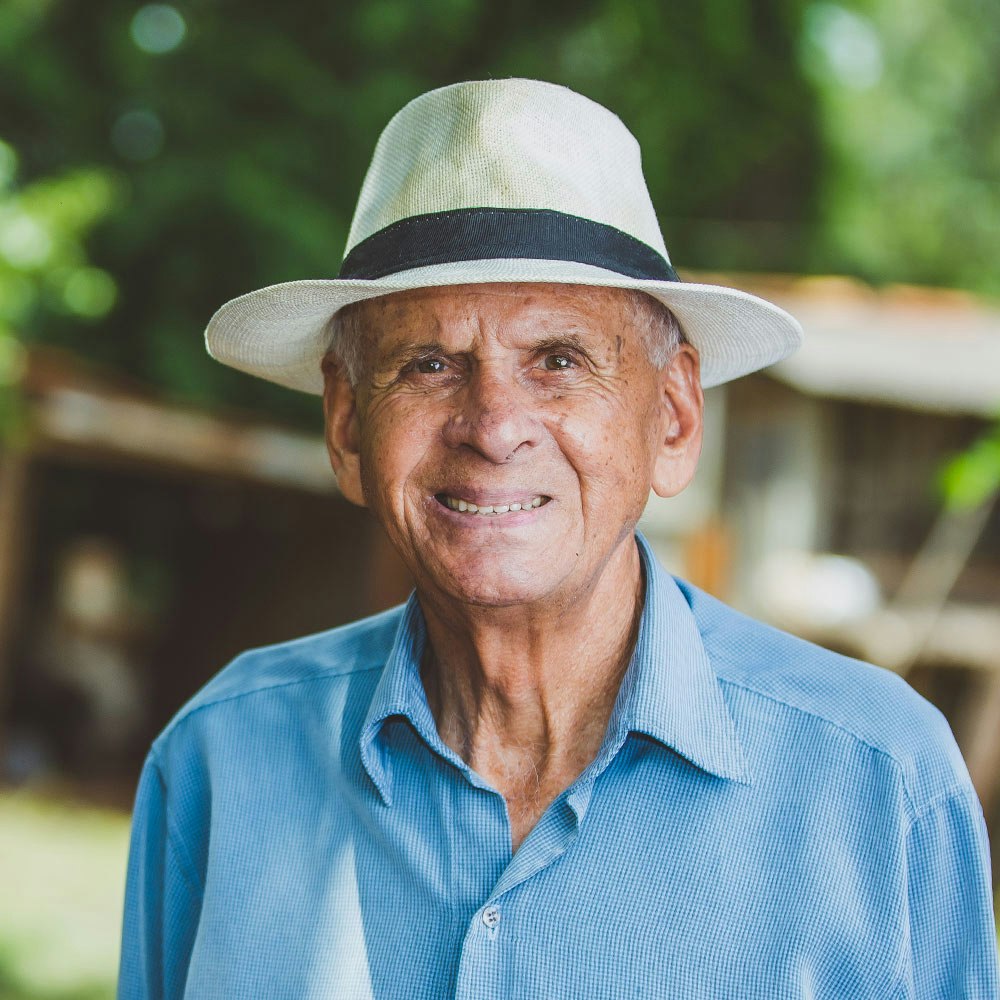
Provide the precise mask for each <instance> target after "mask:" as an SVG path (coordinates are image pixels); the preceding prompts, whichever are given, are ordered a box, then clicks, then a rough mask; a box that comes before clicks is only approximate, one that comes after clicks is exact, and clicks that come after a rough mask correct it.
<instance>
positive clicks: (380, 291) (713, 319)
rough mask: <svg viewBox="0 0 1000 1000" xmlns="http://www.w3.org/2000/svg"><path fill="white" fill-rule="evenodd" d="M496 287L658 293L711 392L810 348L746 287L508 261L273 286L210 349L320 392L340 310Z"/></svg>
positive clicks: (245, 300) (211, 340)
mask: <svg viewBox="0 0 1000 1000" xmlns="http://www.w3.org/2000/svg"><path fill="white" fill-rule="evenodd" d="M491 282H535V283H537V282H552V283H557V284H573V285H593V286H597V287H601V288H631V289H635V290H637V291H641V292H645V293H646V294H648V295H652V296H653V297H654V298H656V299H658V300H659V301H660V302H662V303H663V304H664V305H666V306H668V307H669V308H670V310H671V311H672V312H673V313H674V315H675V316H676V317H677V319H678V321H679V322H680V325H681V329H682V330H683V331H684V336H685V337H686V338H687V340H688V341H689V342H690V343H691V344H692V345H693V346H694V347H695V348H696V349H697V350H698V353H699V355H700V357H701V382H702V385H703V386H705V387H706V388H708V387H710V386H713V385H720V384H721V383H723V382H728V381H730V380H732V379H735V378H739V377H740V376H742V375H747V374H749V373H750V372H753V371H757V370H759V369H761V368H766V367H767V366H768V365H772V364H775V363H776V362H778V361H781V360H782V359H783V358H786V357H787V356H788V355H789V354H791V353H792V352H793V351H794V350H795V349H796V348H797V347H798V346H799V344H800V343H801V342H802V328H801V326H800V325H799V323H798V321H797V320H796V319H795V318H794V317H793V316H791V315H789V314H788V313H787V312H785V310H784V309H781V308H779V307H778V306H776V305H774V304H773V303H771V302H768V301H766V300H765V299H761V298H758V297H757V296H756V295H751V294H750V293H749V292H742V291H740V290H739V289H735V288H727V287H725V286H723V285H703V284H694V283H688V282H677V281H650V280H645V279H641V278H632V277H628V276H626V275H622V274H618V273H616V272H614V271H609V270H606V269H604V268H600V267H594V266H592V265H590V264H579V263H576V262H574V261H561V260H558V261H552V260H534V259H502V260H476V261H461V262H458V263H450V264H436V265H433V266H430V267H419V268H414V269H412V270H409V271H401V272H399V273H397V274H393V275H390V276H388V277H385V278H378V279H374V280H357V279H351V280H341V279H336V278H332V279H325V280H324V279H317V280H310V281H287V282H283V283H281V284H277V285H269V286H267V287H266V288H260V289H257V290H256V291H254V292H249V293H248V294H246V295H241V296H240V297H239V298H236V299H232V300H231V301H229V302H227V303H226V304H225V305H224V306H222V307H221V308H220V309H219V310H218V311H217V312H216V314H215V315H214V316H213V317H212V319H211V320H210V321H209V324H208V327H207V329H206V330H205V345H206V347H207V348H208V353H209V354H210V355H211V356H212V357H213V358H215V359H216V360H218V361H221V362H222V363H223V364H226V365H230V366H231V367H233V368H237V369H239V370H240V371H243V372H246V373H247V374H250V375H256V376H258V377H259V378H264V379H268V380H269V381H271V382H276V383H278V385H283V386H287V387H288V388H290V389H298V390H300V391H301V392H308V393H313V394H316V395H320V394H322V392H323V375H322V372H321V370H320V361H321V359H322V357H323V355H324V353H325V352H326V349H327V347H328V339H329V328H328V323H329V321H330V318H331V317H332V316H333V315H334V313H336V312H337V311H338V310H339V309H342V308H343V307H344V306H346V305H350V304H351V303H352V302H360V301H362V300H364V299H373V298H377V297H379V296H381V295H389V294H391V293H393V292H404V291H410V290H412V289H414V288H429V287H441V286H447V285H466V284H485V283H491Z"/></svg>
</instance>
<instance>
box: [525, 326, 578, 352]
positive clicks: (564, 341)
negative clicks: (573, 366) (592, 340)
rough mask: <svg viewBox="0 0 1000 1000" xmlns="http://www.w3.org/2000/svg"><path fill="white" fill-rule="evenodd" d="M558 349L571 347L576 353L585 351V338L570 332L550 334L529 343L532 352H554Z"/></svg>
mask: <svg viewBox="0 0 1000 1000" xmlns="http://www.w3.org/2000/svg"><path fill="white" fill-rule="evenodd" d="M560 347H561V348H567V347H572V348H574V349H575V350H577V351H586V349H587V346H586V340H585V338H583V337H581V336H580V335H579V334H578V333H573V332H572V331H570V330H567V331H565V332H563V333H551V334H548V335H546V336H543V337H540V338H539V339H538V340H535V341H532V343H531V350H533V351H554V350H557V349H559V348H560Z"/></svg>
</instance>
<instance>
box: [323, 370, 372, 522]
mask: <svg viewBox="0 0 1000 1000" xmlns="http://www.w3.org/2000/svg"><path fill="white" fill-rule="evenodd" d="M322 368H323V417H324V423H325V437H326V451H327V454H328V455H329V456H330V466H331V468H332V469H333V474H334V475H335V476H336V477H337V485H338V486H339V487H340V492H341V493H343V495H344V496H345V497H346V498H347V499H348V500H350V501H351V503H355V504H357V505H358V506H359V507H365V506H367V504H366V503H365V497H364V491H363V490H362V488H361V433H360V427H359V425H358V410H357V396H356V394H355V391H354V387H353V386H352V385H351V383H350V381H349V380H348V378H347V376H346V374H345V373H344V371H343V368H342V367H341V366H340V365H339V364H338V363H337V361H336V360H335V359H334V358H333V357H332V356H330V355H327V356H326V357H325V358H324V359H323V362H322Z"/></svg>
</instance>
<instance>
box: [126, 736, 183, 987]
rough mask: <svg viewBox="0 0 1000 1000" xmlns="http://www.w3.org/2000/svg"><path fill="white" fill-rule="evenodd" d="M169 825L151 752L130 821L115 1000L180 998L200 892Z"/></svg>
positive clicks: (164, 796) (164, 791)
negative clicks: (130, 836)
mask: <svg viewBox="0 0 1000 1000" xmlns="http://www.w3.org/2000/svg"><path fill="white" fill-rule="evenodd" d="M170 825H171V824H170V819H169V816H168V810H167V789H166V782H165V780H164V778H163V775H162V773H161V770H160V767H159V765H158V763H157V761H156V758H155V756H154V754H153V753H152V752H151V753H150V755H149V757H148V758H147V759H146V763H145V766H144V767H143V770H142V776H141V777H140V779H139V789H138V792H137V794H136V801H135V809H134V812H133V817H132V839H131V843H130V846H129V859H128V872H127V876H126V884H125V912H124V918H123V923H122V952H121V965H120V968H119V977H118V1000H173V998H180V997H181V996H182V995H183V993H184V983H185V979H186V977H187V967H188V961H189V959H190V955H191V947H192V945H193V943H194V936H195V932H196V930H197V925H198V916H199V913H200V909H201V890H200V887H199V886H198V884H197V881H196V879H195V878H194V875H193V871H192V870H191V867H190V865H189V864H187V862H186V859H185V858H184V856H183V854H182V853H181V851H180V848H179V845H178V844H177V843H176V841H175V840H174V838H173V835H172V833H171V829H170Z"/></svg>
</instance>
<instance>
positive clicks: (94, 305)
mask: <svg viewBox="0 0 1000 1000" xmlns="http://www.w3.org/2000/svg"><path fill="white" fill-rule="evenodd" d="M62 294H63V302H65V303H66V307H67V308H68V309H69V310H70V312H73V313H75V314H76V315H77V316H83V317H85V318H86V319H100V317H101V316H105V315H107V313H108V312H109V311H110V309H111V307H112V306H113V305H114V304H115V298H116V297H117V295H118V289H117V288H116V287H115V282H114V279H113V278H112V277H111V275H110V274H108V273H107V271H102V270H101V269H100V268H97V267H80V268H77V269H76V270H75V271H73V273H72V274H70V276H69V277H68V278H67V279H66V284H65V285H64V286H63V293H62Z"/></svg>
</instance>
